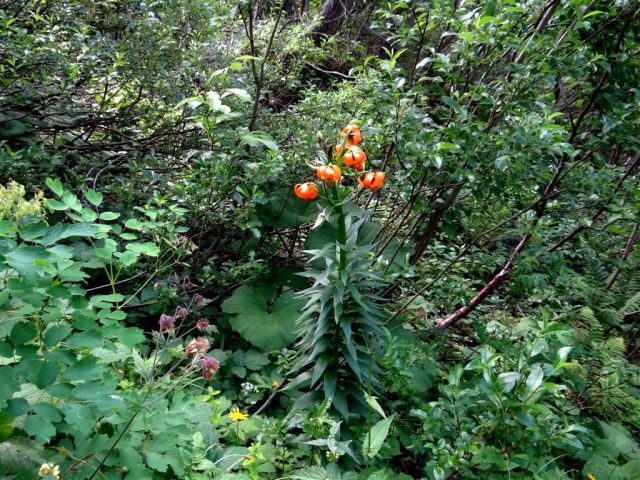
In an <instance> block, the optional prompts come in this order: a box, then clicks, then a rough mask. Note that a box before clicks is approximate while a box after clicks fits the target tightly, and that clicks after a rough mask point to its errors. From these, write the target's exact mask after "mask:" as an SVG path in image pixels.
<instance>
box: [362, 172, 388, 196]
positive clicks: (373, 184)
mask: <svg viewBox="0 0 640 480" xmlns="http://www.w3.org/2000/svg"><path fill="white" fill-rule="evenodd" d="M385 176H386V173H384V172H371V173H367V174H365V175H362V176H360V177H358V183H359V184H360V185H362V186H363V187H364V188H370V189H371V191H373V192H377V191H378V189H379V188H380V187H381V186H382V184H383V183H384V177H385Z"/></svg>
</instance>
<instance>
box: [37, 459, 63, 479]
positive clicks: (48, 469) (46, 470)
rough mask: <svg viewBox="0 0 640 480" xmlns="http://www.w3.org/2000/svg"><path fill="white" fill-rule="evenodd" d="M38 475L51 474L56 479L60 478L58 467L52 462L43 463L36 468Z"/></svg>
mask: <svg viewBox="0 0 640 480" xmlns="http://www.w3.org/2000/svg"><path fill="white" fill-rule="evenodd" d="M38 475H39V476H40V477H46V476H47V475H51V476H52V477H53V478H55V479H56V480H60V467H59V466H58V465H55V464H53V463H43V464H42V465H40V468H39V469H38Z"/></svg>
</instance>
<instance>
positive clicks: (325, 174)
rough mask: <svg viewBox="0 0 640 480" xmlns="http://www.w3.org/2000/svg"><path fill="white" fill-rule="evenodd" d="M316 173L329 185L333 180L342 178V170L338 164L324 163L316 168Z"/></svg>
mask: <svg viewBox="0 0 640 480" xmlns="http://www.w3.org/2000/svg"><path fill="white" fill-rule="evenodd" d="M316 174H317V175H318V178H319V179H320V180H323V181H325V182H327V185H332V184H333V182H337V181H339V180H340V177H342V170H340V167H339V166H337V165H324V166H322V167H318V168H316Z"/></svg>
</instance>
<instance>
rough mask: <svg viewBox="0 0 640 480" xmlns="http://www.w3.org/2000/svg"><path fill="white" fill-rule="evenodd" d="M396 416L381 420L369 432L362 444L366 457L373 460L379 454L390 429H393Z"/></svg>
mask: <svg viewBox="0 0 640 480" xmlns="http://www.w3.org/2000/svg"><path fill="white" fill-rule="evenodd" d="M394 416H395V415H392V416H390V417H388V418H385V419H384V420H380V421H379V422H378V423H376V424H375V425H374V426H373V427H371V430H369V431H368V432H367V434H366V435H365V436H364V442H363V444H362V453H363V455H364V456H366V457H369V458H373V457H375V456H376V455H377V454H378V452H379V451H380V448H381V447H382V444H383V443H384V441H385V439H386V438H387V435H389V427H391V422H392V421H393V418H394Z"/></svg>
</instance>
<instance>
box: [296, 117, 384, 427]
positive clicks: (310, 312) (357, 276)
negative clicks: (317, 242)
mask: <svg viewBox="0 0 640 480" xmlns="http://www.w3.org/2000/svg"><path fill="white" fill-rule="evenodd" d="M340 138H341V141H340V143H339V144H338V145H336V146H335V147H334V148H333V155H332V157H333V162H332V163H327V164H325V165H310V167H311V168H313V169H314V170H315V172H316V176H317V178H318V180H319V182H318V183H315V182H307V183H300V184H298V185H296V186H295V187H294V192H295V194H296V195H297V196H298V197H299V198H301V199H302V200H303V201H306V202H308V201H319V202H321V206H322V207H323V210H322V213H320V214H319V216H318V219H317V221H316V224H315V226H316V227H317V226H318V225H320V224H321V223H323V222H328V223H329V224H330V225H331V227H332V228H331V229H330V230H331V231H332V232H334V238H333V241H331V242H328V243H327V244H326V245H324V246H323V247H322V248H320V249H317V250H309V251H307V253H308V254H310V255H311V259H312V261H314V263H315V264H318V262H317V261H319V262H320V264H323V265H324V268H323V269H322V270H320V271H310V272H306V273H304V275H305V276H307V277H309V278H312V279H313V280H314V283H313V286H311V287H310V288H308V289H306V290H304V291H302V292H301V295H302V296H303V297H304V298H306V299H307V303H306V305H305V307H304V310H303V314H302V315H301V317H300V318H299V320H298V321H299V323H300V325H301V331H303V332H305V333H304V335H303V337H302V338H301V340H300V342H299V345H298V346H299V348H300V352H301V354H300V357H299V360H298V362H297V364H296V365H295V367H294V370H295V371H296V373H297V376H296V377H295V378H294V379H293V380H292V381H291V382H290V383H289V385H288V387H287V388H289V389H292V388H297V387H307V388H308V390H309V392H308V394H307V395H306V396H305V397H303V399H302V400H301V401H304V400H305V399H306V398H308V397H317V396H322V395H324V396H325V397H326V398H328V399H330V400H331V402H332V405H333V406H334V407H335V409H336V410H337V411H338V412H339V413H341V414H342V415H343V416H344V417H345V418H348V416H349V411H350V410H352V411H353V410H356V411H357V413H359V414H363V415H364V414H366V412H367V411H368V406H367V401H366V399H367V398H368V396H367V395H370V394H371V392H372V390H373V389H375V387H376V385H377V383H378V382H377V380H376V372H377V371H378V370H379V369H378V367H377V365H376V362H375V355H374V345H375V337H376V336H377V335H378V334H379V333H380V332H381V325H382V323H383V320H384V319H385V315H384V312H383V311H382V309H381V308H380V307H379V306H378V305H377V304H376V302H377V300H378V298H377V297H376V296H375V290H376V289H377V288H380V287H382V286H383V282H382V279H381V278H380V277H379V276H378V274H376V273H375V272H373V271H372V270H371V268H370V267H371V260H372V256H373V255H374V252H375V245H372V244H366V243H364V242H363V241H362V240H361V238H362V235H359V234H360V233H361V228H362V226H363V225H364V222H365V220H366V219H367V217H368V213H367V212H366V211H364V210H362V209H360V208H359V207H357V206H356V205H355V203H354V202H353V198H354V193H355V192H357V191H358V190H359V189H360V188H364V189H369V190H371V191H372V192H377V191H378V190H379V189H380V188H381V187H382V186H383V184H384V181H385V172H380V171H373V170H372V171H368V170H367V169H366V161H367V157H366V154H365V153H364V151H363V149H362V148H361V147H360V146H359V144H360V142H361V141H362V133H361V131H360V128H359V127H358V126H357V125H355V124H350V125H348V126H347V127H345V128H344V129H342V131H341V132H340ZM349 176H353V177H355V180H356V181H352V182H346V181H345V179H346V178H348V177H349ZM358 185H359V187H358ZM363 243H364V244H363ZM354 400H355V401H354Z"/></svg>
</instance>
